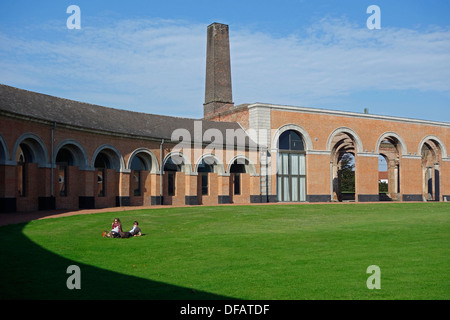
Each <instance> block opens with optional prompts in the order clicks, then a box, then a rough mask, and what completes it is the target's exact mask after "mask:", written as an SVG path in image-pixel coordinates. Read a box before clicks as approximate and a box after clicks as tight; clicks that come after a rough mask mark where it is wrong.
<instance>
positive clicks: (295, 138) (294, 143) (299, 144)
mask: <svg viewBox="0 0 450 320" xmlns="http://www.w3.org/2000/svg"><path fill="white" fill-rule="evenodd" d="M290 133H291V145H290V147H291V150H297V151H301V150H304V148H303V140H302V138H301V136H300V135H299V134H298V133H297V132H295V131H290Z"/></svg>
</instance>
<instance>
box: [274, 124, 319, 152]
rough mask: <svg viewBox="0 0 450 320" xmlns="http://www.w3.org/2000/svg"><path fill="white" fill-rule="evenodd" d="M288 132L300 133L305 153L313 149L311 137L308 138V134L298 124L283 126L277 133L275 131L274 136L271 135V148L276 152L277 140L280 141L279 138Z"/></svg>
mask: <svg viewBox="0 0 450 320" xmlns="http://www.w3.org/2000/svg"><path fill="white" fill-rule="evenodd" d="M289 130H294V131H296V132H298V133H300V135H301V136H302V138H303V142H304V147H305V151H311V150H313V149H314V148H313V144H312V140H311V137H310V136H309V134H308V132H307V131H306V130H305V129H304V128H302V127H301V126H299V125H298V124H293V123H289V124H285V125H284V126H282V127H280V128H278V130H277V131H275V134H274V135H273V139H272V148H273V149H277V150H278V140H279V139H280V136H281V135H282V134H283V133H284V132H286V131H289Z"/></svg>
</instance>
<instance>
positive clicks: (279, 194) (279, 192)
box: [277, 176, 283, 201]
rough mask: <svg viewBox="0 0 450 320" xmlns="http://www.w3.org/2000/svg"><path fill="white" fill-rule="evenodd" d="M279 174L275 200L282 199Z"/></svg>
mask: <svg viewBox="0 0 450 320" xmlns="http://www.w3.org/2000/svg"><path fill="white" fill-rule="evenodd" d="M281 179H282V178H281V176H278V177H277V200H278V201H283V199H282V198H281V189H282V188H281V183H282V182H281Z"/></svg>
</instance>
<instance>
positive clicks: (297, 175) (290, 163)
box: [277, 130, 306, 202]
mask: <svg viewBox="0 0 450 320" xmlns="http://www.w3.org/2000/svg"><path fill="white" fill-rule="evenodd" d="M277 196H278V201H293V202H296V201H306V153H305V149H304V143H303V139H302V136H301V135H300V134H299V133H298V132H296V131H294V130H288V131H285V132H283V133H282V134H281V135H280V138H279V140H278V159H277Z"/></svg>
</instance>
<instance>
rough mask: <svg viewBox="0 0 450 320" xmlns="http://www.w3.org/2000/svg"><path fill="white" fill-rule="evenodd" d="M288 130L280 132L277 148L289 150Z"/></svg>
mask: <svg viewBox="0 0 450 320" xmlns="http://www.w3.org/2000/svg"><path fill="white" fill-rule="evenodd" d="M289 132H290V131H285V132H283V133H282V134H281V136H280V139H278V149H280V150H289Z"/></svg>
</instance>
